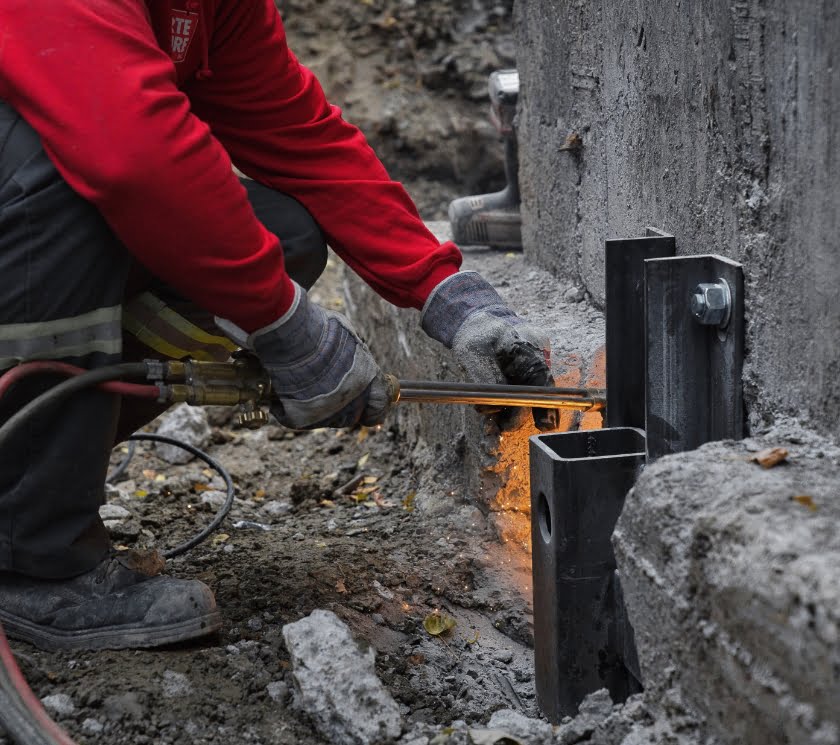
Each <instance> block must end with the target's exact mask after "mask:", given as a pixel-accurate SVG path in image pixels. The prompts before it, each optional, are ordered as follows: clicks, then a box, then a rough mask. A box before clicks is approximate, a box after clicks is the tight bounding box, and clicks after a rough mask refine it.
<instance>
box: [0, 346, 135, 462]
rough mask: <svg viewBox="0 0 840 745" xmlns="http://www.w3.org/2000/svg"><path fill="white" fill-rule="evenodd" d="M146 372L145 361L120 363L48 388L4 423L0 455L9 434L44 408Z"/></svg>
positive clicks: (8, 439) (0, 436)
mask: <svg viewBox="0 0 840 745" xmlns="http://www.w3.org/2000/svg"><path fill="white" fill-rule="evenodd" d="M147 370H148V368H147V366H146V363H145V362H123V363H122V364H119V365H110V366H109V367H101V368H98V369H96V370H91V371H90V372H86V373H84V374H82V375H78V376H76V377H75V378H70V380H65V381H63V382H61V383H59V384H58V385H57V386H55V387H54V388H50V390H48V391H47V392H46V393H42V394H41V395H40V396H38V398H36V399H33V400H32V401H30V402H29V403H28V404H26V406H24V407H23V408H22V409H20V410H19V411H17V412H16V413H15V414H13V415H12V416H10V417H9V419H8V420H7V421H6V423H5V424H4V425H3V426H2V427H0V453H2V452H3V449H4V448H5V447H6V446H7V445H8V444H9V442H10V440H11V439H12V435H14V434H15V433H16V431H17V429H18V428H19V427H20V426H21V425H22V424H23V423H24V422H25V421H26V420H27V419H29V417H31V416H34V415H36V414H40V413H42V412H43V411H44V410H45V409H49V408H50V407H52V406H55V405H56V404H58V403H59V402H61V401H63V400H64V399H65V398H67V397H68V396H71V395H73V394H74V393H78V392H79V391H83V390H84V389H85V388H90V387H92V386H96V385H99V384H100V383H108V382H110V381H112V380H122V379H124V378H142V379H145V378H146V373H147Z"/></svg>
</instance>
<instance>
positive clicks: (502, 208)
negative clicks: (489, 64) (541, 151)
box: [449, 70, 522, 248]
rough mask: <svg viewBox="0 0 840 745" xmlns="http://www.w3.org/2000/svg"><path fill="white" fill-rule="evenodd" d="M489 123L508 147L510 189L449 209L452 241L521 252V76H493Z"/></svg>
mask: <svg viewBox="0 0 840 745" xmlns="http://www.w3.org/2000/svg"><path fill="white" fill-rule="evenodd" d="M489 89H490V120H491V121H492V122H493V124H494V125H495V126H496V129H497V130H498V131H499V134H500V135H501V137H502V141H503V142H504V147H505V177H506V179H507V185H506V186H505V188H504V189H502V191H498V192H495V193H493V194H478V195H475V196H471V197H460V198H459V199H455V200H453V201H452V203H451V204H450V205H449V222H450V224H451V225H452V240H454V241H455V243H458V244H460V245H485V246H494V247H498V248H522V216H521V215H520V213H519V204H520V198H519V153H518V150H517V145H516V128H515V126H514V118H515V117H516V102H517V100H518V98H519V73H518V72H517V71H516V70H498V71H497V72H494V73H492V74H491V75H490V81H489Z"/></svg>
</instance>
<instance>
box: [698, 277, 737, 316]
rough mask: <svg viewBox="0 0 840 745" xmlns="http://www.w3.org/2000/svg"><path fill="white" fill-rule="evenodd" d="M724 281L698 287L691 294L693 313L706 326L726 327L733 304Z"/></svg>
mask: <svg viewBox="0 0 840 745" xmlns="http://www.w3.org/2000/svg"><path fill="white" fill-rule="evenodd" d="M731 298H732V296H731V294H730V292H729V285H728V284H727V283H726V282H725V281H724V280H719V281H718V282H715V283H703V284H699V285H697V287H695V288H694V290H693V291H692V293H691V312H692V314H693V315H694V317H695V318H696V319H697V320H698V321H699V322H700V323H702V324H703V325H704V326H721V327H723V326H725V325H726V323H727V322H728V321H729V313H730V308H731V303H732V299H731Z"/></svg>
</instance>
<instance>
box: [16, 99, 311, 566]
mask: <svg viewBox="0 0 840 745" xmlns="http://www.w3.org/2000/svg"><path fill="white" fill-rule="evenodd" d="M244 184H245V187H246V189H247V190H248V194H249V197H250V199H251V203H252V205H253V207H254V210H255V212H256V214H257V216H258V218H259V219H260V220H261V221H262V222H263V224H264V225H265V226H266V227H267V228H268V229H269V230H271V231H272V232H274V233H275V234H277V235H278V237H279V238H280V240H281V243H282V246H283V251H284V257H285V261H286V266H287V270H288V271H289V274H290V275H291V276H292V278H293V279H295V280H296V281H297V282H298V283H299V284H302V285H303V286H304V287H307V288H308V287H309V286H311V285H312V283H314V281H315V280H316V279H317V277H318V276H319V275H320V274H321V272H322V271H323V269H324V266H325V264H326V244H325V242H324V237H323V234H322V232H321V230H320V228H319V227H318V226H317V224H316V223H315V222H314V220H313V219H312V217H311V216H310V214H309V213H308V212H307V211H306V210H305V209H304V208H303V206H302V205H300V204H299V203H298V202H297V201H295V200H294V199H292V198H290V197H287V196H285V195H282V194H279V193H277V192H274V191H271V190H270V189H267V188H266V187H263V186H261V185H259V184H257V183H255V182H252V181H245V182H244ZM210 218H211V216H209V215H208V219H210ZM149 219H150V220H153V219H155V216H154V215H149ZM135 268H136V263H135V262H134V261H133V260H132V258H131V256H130V255H129V254H128V252H127V250H126V249H125V248H124V246H123V245H122V244H121V243H120V241H119V240H118V239H117V238H116V236H115V235H114V234H113V233H112V231H111V230H110V228H109V227H108V225H107V224H106V222H105V220H104V219H103V218H102V216H101V215H100V214H99V212H98V211H97V210H96V209H95V208H94V207H93V206H92V205H91V204H90V203H88V202H86V201H85V200H83V199H82V198H81V197H79V196H78V195H77V194H76V193H75V192H74V191H73V190H72V189H71V188H70V187H69V186H68V185H67V183H66V182H65V181H64V179H63V178H62V177H61V176H60V174H59V173H58V171H57V170H56V168H55V167H54V166H53V164H52V162H51V161H50V160H49V158H48V157H47V155H46V154H45V152H44V149H43V147H42V145H41V142H40V139H39V138H38V136H37V134H36V133H35V132H34V131H33V130H32V129H31V127H29V125H28V124H27V123H26V122H25V121H24V120H23V119H22V118H21V117H20V116H19V115H18V114H17V113H16V112H15V111H14V110H13V109H12V108H11V107H10V106H8V105H7V104H5V103H4V102H2V101H0V373H2V371H3V369H5V368H8V367H10V366H11V365H13V364H15V363H16V362H17V361H19V360H21V359H58V360H62V361H65V362H71V363H73V364H76V365H80V366H82V367H86V368H89V369H93V368H96V367H102V366H105V365H111V364H114V363H117V362H120V361H121V359H122V357H123V353H122V349H123V347H122V329H121V324H120V318H121V307H122V305H123V303H124V301H125V300H126V292H127V286H128V284H127V283H128V280H129V276H130V275H132V276H133V272H134V269H135ZM182 304H183V303H182ZM205 315H206V314H205ZM137 348H138V345H137V344H136V342H135V343H134V344H133V351H136V350H137ZM146 356H151V355H148V354H147V355H146ZM57 382H59V381H58V379H56V378H53V377H46V376H37V377H32V378H29V379H26V380H24V381H21V382H20V383H18V384H16V385H15V386H14V387H13V388H12V389H11V390H10V391H9V392H8V393H7V394H6V395H5V396H4V397H2V398H0V423H2V422H4V421H6V420H7V419H8V417H9V416H10V415H11V414H13V413H14V412H15V411H17V410H18V409H19V408H21V407H22V406H23V405H24V404H25V403H27V402H28V401H30V400H31V399H32V398H34V397H35V396H37V395H38V394H40V393H42V392H44V391H45V390H47V389H48V388H49V387H51V386H52V385H55V384H56V383H57ZM120 406H121V401H120V398H119V397H118V396H114V395H110V394H106V393H102V392H99V391H95V390H91V391H87V392H84V393H80V394H78V395H76V396H75V397H73V399H72V400H69V401H67V402H66V403H63V404H61V405H60V406H58V407H56V408H55V409H54V410H53V411H51V412H49V413H45V415H44V416H39V417H36V418H34V419H33V420H32V421H30V422H29V423H28V424H27V426H25V427H24V428H23V429H21V430H20V434H19V436H18V437H17V438H16V439H15V441H14V443H13V444H12V445H11V446H10V447H7V448H5V449H4V452H2V453H0V572H4V571H5V572H15V573H20V574H25V575H29V576H33V577H42V578H65V577H72V576H75V575H77V574H81V573H83V572H86V571H88V570H90V569H92V568H93V567H94V566H96V565H97V564H98V563H99V562H100V561H101V560H102V559H103V558H104V556H105V555H106V554H107V552H108V550H109V548H110V541H109V538H108V535H107V533H106V531H105V528H104V526H103V525H102V521H101V520H100V519H99V507H100V505H101V504H102V503H103V502H104V480H105V476H106V473H107V469H108V463H109V457H110V452H111V449H112V448H113V446H114V441H115V435H116V432H117V428H118V423H119V417H120Z"/></svg>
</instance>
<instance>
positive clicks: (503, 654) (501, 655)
mask: <svg viewBox="0 0 840 745" xmlns="http://www.w3.org/2000/svg"><path fill="white" fill-rule="evenodd" d="M493 659H494V660H498V661H499V662H505V663H509V662H513V652H511V651H510V650H509V649H497V650H496V651H495V652H493Z"/></svg>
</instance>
